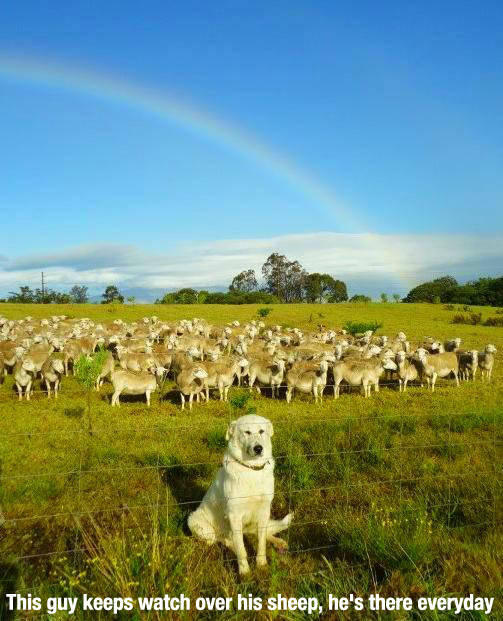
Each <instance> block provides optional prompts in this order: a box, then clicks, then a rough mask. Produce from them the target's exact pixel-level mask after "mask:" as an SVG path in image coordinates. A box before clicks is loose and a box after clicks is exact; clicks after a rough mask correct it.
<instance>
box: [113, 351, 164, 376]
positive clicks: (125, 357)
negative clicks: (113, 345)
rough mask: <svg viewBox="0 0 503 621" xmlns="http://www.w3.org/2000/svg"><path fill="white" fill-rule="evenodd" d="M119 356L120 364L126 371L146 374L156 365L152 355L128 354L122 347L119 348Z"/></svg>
mask: <svg viewBox="0 0 503 621" xmlns="http://www.w3.org/2000/svg"><path fill="white" fill-rule="evenodd" d="M117 354H118V356H119V364H120V366H121V368H122V369H124V370H125V371H133V372H135V373H138V372H143V373H145V372H147V371H148V369H150V367H152V365H154V364H155V359H154V356H153V355H152V354H142V353H133V354H130V353H126V352H124V349H123V348H122V347H120V346H119V347H118V348H117Z"/></svg>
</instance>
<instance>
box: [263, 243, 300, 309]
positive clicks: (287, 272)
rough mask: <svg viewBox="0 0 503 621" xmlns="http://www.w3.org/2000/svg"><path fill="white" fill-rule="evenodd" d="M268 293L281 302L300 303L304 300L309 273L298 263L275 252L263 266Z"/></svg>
mask: <svg viewBox="0 0 503 621" xmlns="http://www.w3.org/2000/svg"><path fill="white" fill-rule="evenodd" d="M262 274H263V276H264V279H265V281H266V291H268V292H269V293H272V295H275V296H276V297H277V298H279V300H280V301H281V302H300V301H301V300H302V299H303V294H304V288H305V283H306V278H307V272H306V271H305V269H304V268H303V267H302V265H301V264H300V263H299V262H298V261H289V260H288V259H287V258H286V257H285V255H282V254H278V253H277V252H274V253H273V254H271V255H269V256H268V257H267V260H266V262H265V263H264V265H263V266H262Z"/></svg>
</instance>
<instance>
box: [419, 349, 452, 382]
mask: <svg viewBox="0 0 503 621" xmlns="http://www.w3.org/2000/svg"><path fill="white" fill-rule="evenodd" d="M416 354H417V357H418V359H419V361H420V362H421V369H420V373H421V378H423V376H426V381H427V383H428V388H430V387H431V392H434V391H435V382H436V381H437V377H448V376H449V375H450V374H451V373H453V374H454V378H455V380H456V386H459V362H458V357H457V356H456V354H454V353H453V352H442V353H439V354H429V353H428V352H427V351H426V349H424V348H422V347H420V348H419V349H418V350H417V352H416Z"/></svg>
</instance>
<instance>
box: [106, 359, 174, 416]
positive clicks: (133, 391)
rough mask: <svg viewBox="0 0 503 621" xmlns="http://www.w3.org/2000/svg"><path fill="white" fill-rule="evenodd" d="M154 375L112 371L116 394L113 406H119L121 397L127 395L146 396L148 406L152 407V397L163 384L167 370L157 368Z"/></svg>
mask: <svg viewBox="0 0 503 621" xmlns="http://www.w3.org/2000/svg"><path fill="white" fill-rule="evenodd" d="M152 371H153V373H132V372H131V371H126V370H124V369H118V370H117V371H112V373H111V374H110V377H111V380H112V385H113V387H114V393H113V395H112V406H116V405H117V406H119V407H120V401H119V397H120V395H121V394H125V395H145V398H146V400H147V406H148V407H150V395H151V394H152V393H153V392H155V391H156V389H157V387H158V385H159V384H161V383H162V381H163V378H164V374H165V372H166V369H164V367H157V368H156V369H152Z"/></svg>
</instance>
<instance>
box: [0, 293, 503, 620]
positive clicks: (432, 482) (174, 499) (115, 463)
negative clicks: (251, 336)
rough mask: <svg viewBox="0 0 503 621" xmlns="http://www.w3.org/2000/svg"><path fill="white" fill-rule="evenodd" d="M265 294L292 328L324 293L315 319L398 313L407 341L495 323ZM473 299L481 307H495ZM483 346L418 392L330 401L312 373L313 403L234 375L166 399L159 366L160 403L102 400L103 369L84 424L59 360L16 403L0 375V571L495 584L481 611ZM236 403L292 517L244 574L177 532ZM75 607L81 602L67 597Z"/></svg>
mask: <svg viewBox="0 0 503 621" xmlns="http://www.w3.org/2000/svg"><path fill="white" fill-rule="evenodd" d="M257 308H258V307H257V306H235V307H234V306H213V305H204V306H143V305H136V306H124V307H118V308H117V309H115V308H114V309H112V310H111V311H110V309H108V308H107V307H106V306H100V305H96V306H77V305H74V306H69V307H59V306H54V305H50V306H31V305H29V306H18V305H7V304H5V305H0V315H4V316H7V317H9V318H19V317H22V316H24V315H26V314H30V315H32V316H36V317H42V316H48V315H52V314H67V315H71V316H86V317H90V318H91V319H93V320H96V321H98V320H99V321H111V320H113V319H115V318H117V317H121V318H123V319H125V320H128V321H132V320H134V319H138V318H140V317H142V316H145V315H151V314H156V315H158V316H159V317H160V318H162V319H177V318H181V317H192V316H198V317H205V318H207V319H208V320H209V321H210V322H215V323H223V322H225V321H230V320H231V319H239V320H240V321H246V320H248V319H252V318H254V317H256V316H257ZM272 308H274V312H273V313H272V314H271V315H270V316H269V317H268V318H267V319H266V321H267V323H271V324H276V323H279V324H283V325H292V326H299V327H301V328H302V329H304V330H309V329H312V330H316V329H317V325H316V324H317V322H319V321H318V319H317V316H318V313H319V312H320V311H322V313H323V323H324V324H325V325H327V326H328V327H341V326H342V325H344V324H345V323H346V322H347V321H350V320H352V321H358V322H372V321H377V322H379V323H382V324H383V326H382V328H381V329H380V332H381V333H382V334H388V335H394V334H396V333H397V332H398V331H400V330H403V331H404V332H405V333H406V334H407V336H408V337H409V339H411V340H412V341H413V343H414V342H419V341H420V339H422V338H423V337H424V336H426V335H432V336H434V337H436V338H440V339H446V338H453V337H455V336H460V337H461V338H462V339H463V341H464V345H467V346H470V347H472V346H473V347H478V348H482V347H483V346H484V345H486V344H487V343H489V342H491V343H494V345H496V347H497V348H498V350H499V352H501V351H502V348H503V331H502V330H501V328H498V327H491V326H484V325H477V326H470V325H456V326H453V325H452V324H451V323H450V322H451V319H452V312H450V311H446V310H444V309H443V308H442V307H440V306H435V305H405V304H361V305H359V304H341V305H324V306H323V307H320V306H316V305H292V306H289V305H288V306H287V305H284V306H281V305H274V306H272ZM474 310H476V312H482V315H483V319H484V318H485V317H486V316H490V315H491V313H492V312H494V311H493V310H492V309H486V308H476V309H475V308H474ZM310 318H311V321H310ZM499 356H500V354H499V353H498V354H497V357H498V358H497V361H496V368H495V371H494V374H493V381H492V383H491V384H490V385H487V384H482V383H481V382H480V380H479V381H478V382H475V383H472V382H470V383H463V384H462V385H461V386H460V388H458V389H456V388H455V387H454V386H453V385H452V383H451V382H450V381H449V380H443V381H442V380H439V381H438V383H437V386H438V391H436V392H435V394H434V395H431V394H429V393H428V392H427V391H426V390H425V389H420V388H419V387H412V388H411V389H410V390H409V391H408V392H407V393H406V394H405V395H400V394H399V393H398V392H397V390H396V389H395V388H394V387H383V388H382V389H381V391H380V392H379V393H377V394H374V393H373V394H372V397H371V399H364V398H362V397H361V395H359V394H357V393H356V392H355V393H352V394H347V393H343V394H342V396H341V398H340V399H339V400H338V401H334V400H333V398H332V396H331V394H330V389H327V391H326V393H327V394H326V397H325V399H324V402H323V404H322V405H316V406H314V404H313V403H312V402H311V399H309V398H307V397H302V396H296V397H295V399H294V400H293V401H292V403H291V404H286V403H285V401H284V400H283V399H281V400H272V399H270V398H269V397H268V396H260V397H258V396H254V397H253V400H251V401H250V400H247V397H248V393H247V392H246V390H242V389H241V390H239V389H233V391H231V396H232V397H233V399H232V403H229V404H224V403H220V402H219V401H217V400H215V399H213V400H211V401H210V403H209V404H204V405H195V406H194V409H193V410H192V412H188V411H187V410H186V411H184V412H182V411H181V410H180V406H179V402H178V400H177V399H176V397H173V399H172V398H171V395H170V388H171V387H172V385H171V384H169V385H168V386H167V387H166V390H165V393H166V395H167V397H166V399H165V400H164V401H163V402H162V403H159V399H158V395H154V397H153V403H152V407H151V408H150V409H149V408H147V407H146V405H145V403H144V402H143V400H142V399H140V398H138V399H136V398H130V399H125V400H124V403H123V405H122V406H121V408H120V409H112V408H111V407H110V405H109V398H110V393H111V387H110V385H109V384H106V385H105V386H104V389H103V390H102V393H101V394H99V395H98V394H96V393H94V392H93V393H92V395H91V413H92V430H91V432H90V430H89V424H88V420H87V402H86V393H85V391H84V390H83V389H82V388H81V387H80V385H79V384H78V383H77V381H76V379H75V378H73V377H69V378H64V380H63V385H62V392H61V395H60V398H59V400H58V401H54V400H50V401H49V400H47V399H46V397H45V395H44V394H43V393H38V392H36V393H35V395H34V397H33V400H32V401H31V402H30V403H26V402H23V403H18V402H17V400H16V396H15V394H14V392H13V387H12V377H10V376H9V377H7V378H6V381H5V383H4V385H3V386H1V387H0V434H1V436H0V437H1V438H2V441H1V443H0V474H1V476H2V479H1V487H0V507H1V508H2V510H3V513H4V516H5V517H6V518H7V519H8V521H7V523H6V525H5V526H4V527H3V532H2V533H0V558H1V559H2V560H1V561H0V576H1V577H0V580H1V581H2V582H1V584H2V585H3V589H4V590H6V589H8V590H7V591H6V592H13V591H14V590H16V589H17V590H19V591H21V590H23V589H28V590H29V591H30V592H32V593H33V594H35V593H36V594H37V595H40V596H41V597H45V596H60V597H61V596H65V595H70V594H71V595H76V594H80V593H82V592H86V593H89V594H93V595H96V596H112V597H113V596H114V595H115V596H117V595H121V596H124V597H126V596H132V597H136V596H149V595H150V596H152V595H162V594H164V593H168V592H169V593H171V594H178V593H180V592H183V593H185V594H186V595H187V596H189V597H197V596H199V595H201V594H203V595H205V594H206V595H210V594H221V595H227V596H233V595H236V594H237V593H243V594H246V593H254V594H255V595H256V596H259V597H260V596H262V597H268V596H270V595H275V594H276V593H282V594H284V595H292V596H301V595H303V596H309V595H311V596H312V595H315V596H318V597H319V598H320V599H321V601H322V603H324V602H325V599H326V597H327V594H328V593H332V594H334V595H336V596H343V595H347V594H348V593H355V594H358V595H362V596H365V595H368V594H369V593H372V592H374V591H376V590H377V591H379V592H380V593H381V594H382V595H389V596H391V595H398V596H407V595H408V596H411V597H419V596H421V595H430V596H432V595H437V596H440V595H467V594H469V593H474V594H477V595H483V596H486V597H488V596H495V597H497V598H498V597H499V600H500V601H499V602H498V601H497V602H496V605H495V608H497V607H498V606H499V608H497V610H498V611H499V612H496V613H495V615H498V614H499V615H500V618H501V616H502V614H503V611H502V609H501V596H502V595H503V592H502V589H501V585H502V584H503V570H502V568H503V552H502V550H503V545H502V544H503V535H502V531H501V522H502V507H503V505H502V486H501V463H502V459H501V458H502V450H501V446H502V444H501V441H502V422H503V407H502V404H503V381H502V377H503V376H502V369H501V364H500V359H499ZM38 388H39V385H38V382H37V386H36V389H38ZM78 391H80V393H79V392H78ZM249 408H256V410H257V412H258V413H259V414H261V415H263V416H266V417H267V418H270V419H271V420H272V422H273V424H274V431H275V433H274V438H273V445H274V453H275V456H276V462H277V466H276V495H275V500H274V503H273V513H274V515H275V516H283V515H284V514H285V513H286V512H287V511H288V510H289V509H291V510H294V511H295V520H294V523H293V525H292V527H291V529H290V531H289V533H288V534H287V537H288V539H289V543H290V550H291V554H288V555H285V556H278V555H276V554H275V553H274V551H272V550H270V551H268V553H269V554H270V559H269V560H270V564H269V567H268V568H267V570H257V569H255V567H254V562H253V561H252V563H251V565H252V573H251V575H250V577H249V578H248V579H247V580H246V581H241V580H240V579H239V577H238V575H237V572H236V565H235V562H234V559H233V556H232V555H231V554H229V553H228V552H227V551H226V550H224V549H223V548H222V547H220V546H214V547H212V548H206V547H205V546H204V545H203V544H201V543H199V542H198V541H195V540H194V539H192V538H191V537H189V536H188V534H187V527H186V517H187V514H188V513H189V511H190V510H191V509H192V508H193V507H194V506H196V505H197V501H198V500H199V499H200V498H201V496H202V495H203V493H204V491H205V490H206V489H207V487H208V485H209V484H210V482H211V480H212V478H213V476H214V474H215V472H216V470H217V468H218V467H219V464H220V462H221V457H222V452H223V449H224V446H225V431H226V427H227V424H228V421H229V420H230V419H232V418H235V417H236V416H238V415H240V414H241V413H243V412H245V411H247V410H248V409H249ZM495 524H496V525H495ZM1 535H3V537H2V536H1ZM68 550H79V551H78V552H65V551H68ZM53 552H58V553H57V554H48V553H53ZM252 554H253V552H252ZM38 555H43V556H38ZM19 557H25V558H21V559H20V558H19ZM188 616H189V617H190V615H188ZM208 616H210V615H208ZM214 616H215V617H216V614H215V615H214ZM250 616H251V615H249V614H248V615H247V616H246V618H247V619H248V618H250ZM1 617H2V613H1V611H0V618H1ZM192 617H195V613H194V614H193V615H192ZM228 617H229V618H230V617H231V615H230V614H229V615H228ZM77 618H81V619H84V618H86V617H85V616H84V613H82V612H81V613H79V615H77ZM123 618H131V617H126V616H124V617H123ZM137 618H139V617H137ZM151 618H166V617H155V616H152V617H151ZM222 618H225V615H223V616H222ZM243 618H245V617H244V616H243ZM277 618H281V617H277ZM289 618H292V619H296V618H299V619H300V618H302V617H300V616H296V615H295V613H291V614H290V617H289ZM348 618H349V617H348ZM359 618H370V617H364V616H360V617H359ZM385 618H387V617H385V616H383V615H381V617H380V619H385ZM389 618H398V617H389ZM400 618H407V617H400ZM408 618H410V619H413V618H414V617H412V616H411V617H408ZM416 618H417V617H416ZM448 618H451V617H448V616H441V615H440V614H437V615H436V616H430V617H428V616H423V617H422V619H448ZM452 618H454V617H452ZM461 618H463V619H478V618H480V617H477V616H476V615H475V613H474V614H473V615H470V614H468V613H466V614H465V616H464V617H461ZM494 618H497V616H495V617H494Z"/></svg>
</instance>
